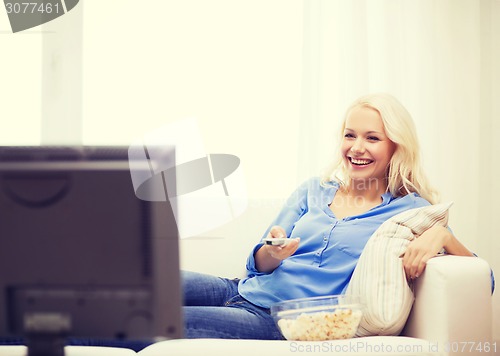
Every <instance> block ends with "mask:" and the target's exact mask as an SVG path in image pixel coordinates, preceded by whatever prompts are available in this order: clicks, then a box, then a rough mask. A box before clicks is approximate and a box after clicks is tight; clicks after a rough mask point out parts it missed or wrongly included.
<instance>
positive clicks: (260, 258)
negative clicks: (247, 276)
mask: <svg viewBox="0 0 500 356" xmlns="http://www.w3.org/2000/svg"><path fill="white" fill-rule="evenodd" d="M267 237H270V238H283V237H286V232H285V230H284V229H283V228H282V227H281V226H273V227H272V228H271V230H270V231H269V234H268V235H267ZM299 242H300V238H295V239H290V241H287V243H286V244H285V245H276V246H273V245H264V246H262V247H261V248H260V249H259V250H258V251H257V253H256V254H255V265H256V267H257V270H259V271H260V272H267V273H268V272H272V271H274V270H275V269H276V267H278V266H279V265H280V263H281V261H283V260H284V259H286V258H288V257H290V256H291V255H293V254H294V253H295V251H297V249H298V248H299Z"/></svg>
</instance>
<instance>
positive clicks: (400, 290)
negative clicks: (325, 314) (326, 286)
mask: <svg viewBox="0 0 500 356" xmlns="http://www.w3.org/2000/svg"><path fill="white" fill-rule="evenodd" d="M451 205H452V203H443V204H436V205H430V206H426V207H423V208H415V209H410V210H407V211H404V212H402V213H400V214H398V215H395V216H393V217H392V218H390V219H389V220H387V221H385V222H384V223H383V224H382V225H381V226H380V227H379V228H378V229H377V230H376V231H375V232H374V233H373V235H372V236H371V237H370V239H369V240H368V242H367V244H366V246H365V248H364V250H363V252H362V253H361V256H360V258H359V261H358V264H357V265H356V268H355V269H354V272H353V275H352V277H351V280H350V282H349V285H348V287H347V290H346V294H348V295H360V296H362V297H363V298H364V302H365V310H364V312H363V317H362V319H361V323H360V325H359V328H358V331H357V333H356V336H369V335H399V333H400V332H401V330H402V329H403V327H404V325H405V323H406V320H407V319H408V316H409V314H410V311H411V307H412V305H413V301H414V296H413V292H412V290H411V288H410V286H409V285H408V282H407V280H406V275H405V271H404V268H403V261H402V259H401V258H400V257H399V256H401V254H402V253H403V252H405V251H406V248H407V246H408V244H409V243H410V241H411V240H413V239H414V238H416V237H418V236H420V235H421V234H422V233H423V232H424V231H425V230H427V229H429V228H430V227H432V226H433V225H436V224H437V225H441V226H447V224H448V209H449V208H450V206H451Z"/></svg>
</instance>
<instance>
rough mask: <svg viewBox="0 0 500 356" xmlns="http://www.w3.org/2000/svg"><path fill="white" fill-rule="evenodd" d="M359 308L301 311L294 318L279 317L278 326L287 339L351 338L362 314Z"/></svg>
mask: <svg viewBox="0 0 500 356" xmlns="http://www.w3.org/2000/svg"><path fill="white" fill-rule="evenodd" d="M362 314H363V313H362V311H361V310H352V309H348V308H345V309H336V310H335V311H333V312H325V311H322V312H316V313H301V314H299V316H297V318H295V319H280V320H278V327H279V328H280V330H281V332H282V334H283V336H284V337H285V338H286V339H287V340H297V341H325V340H334V339H348V338H352V337H353V336H354V334H355V333H356V330H357V328H358V325H359V322H360V321H361V316H362Z"/></svg>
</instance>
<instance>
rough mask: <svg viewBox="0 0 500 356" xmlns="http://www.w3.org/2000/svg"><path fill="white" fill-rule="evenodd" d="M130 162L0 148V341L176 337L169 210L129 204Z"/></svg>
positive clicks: (107, 150)
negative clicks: (16, 338) (19, 338)
mask: <svg viewBox="0 0 500 356" xmlns="http://www.w3.org/2000/svg"><path fill="white" fill-rule="evenodd" d="M127 153H128V148H127V147H90V146H82V147H77V146H71V147H44V146H34V147H5V146H4V147H0V336H1V337H9V336H20V337H23V338H26V339H27V340H28V343H29V346H28V347H29V348H30V347H31V349H32V350H34V348H35V347H41V348H43V347H44V346H43V343H47V341H46V337H47V335H48V336H49V337H54V335H57V336H75V337H88V338H100V339H102V338H107V339H120V340H127V339H130V340H158V339H169V338H180V337H182V315H181V298H182V297H181V287H180V277H179V253H178V231H177V226H176V223H175V218H174V214H173V211H172V207H171V205H170V204H169V202H168V199H167V200H163V201H145V200H141V199H139V198H137V197H136V195H135V192H134V187H133V184H132V179H131V174H133V172H131V171H130V165H129V155H128V154H127ZM164 153H165V155H166V156H165V157H164V159H167V160H170V161H171V162H172V163H175V158H174V157H175V155H174V153H175V152H174V149H173V148H169V149H168V150H164ZM139 166H140V164H137V162H135V163H134V167H135V168H134V169H137V167H139ZM144 169H148V168H147V164H145V168H144ZM44 340H45V341H44ZM53 341H54V340H51V341H50V342H53ZM31 354H32V355H35V354H36V352H35V351H33V352H32V353H31Z"/></svg>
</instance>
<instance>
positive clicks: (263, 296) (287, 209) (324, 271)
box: [238, 178, 430, 308]
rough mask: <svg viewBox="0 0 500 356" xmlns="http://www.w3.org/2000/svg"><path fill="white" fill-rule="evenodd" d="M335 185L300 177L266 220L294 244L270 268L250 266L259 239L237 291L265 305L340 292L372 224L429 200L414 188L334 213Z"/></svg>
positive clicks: (379, 222) (371, 229) (387, 194)
mask: <svg viewBox="0 0 500 356" xmlns="http://www.w3.org/2000/svg"><path fill="white" fill-rule="evenodd" d="M338 188H339V185H338V184H337V183H332V184H331V185H329V186H327V187H324V186H321V185H320V180H319V178H312V179H309V180H307V181H306V182H304V183H303V184H302V185H301V186H300V187H299V188H298V189H297V190H296V191H295V192H294V193H293V194H292V195H291V196H290V198H289V199H288V200H287V202H286V204H285V206H284V207H283V208H282V210H281V212H280V213H279V214H278V216H277V218H276V219H275V220H274V221H273V222H272V223H271V225H270V226H269V228H268V229H267V231H266V232H265V234H264V236H263V238H264V237H266V236H267V234H268V232H269V230H270V229H271V227H272V226H274V225H279V226H281V227H283V228H284V229H285V231H286V234H287V237H290V238H294V237H300V244H299V248H298V249H297V251H296V252H295V254H293V255H292V256H290V257H289V258H287V259H285V260H283V261H282V262H281V263H280V265H279V266H278V267H277V268H276V269H275V270H274V271H272V272H271V273H262V272H259V271H257V269H256V267H255V259H254V254H255V253H256V252H257V250H258V249H259V248H261V247H262V246H263V243H262V241H261V242H259V243H258V244H257V245H256V246H255V248H254V249H253V250H252V252H251V254H250V256H249V257H248V260H247V266H246V267H247V272H248V273H247V275H248V276H247V277H246V278H245V279H242V280H241V281H240V283H239V286H238V291H239V293H240V294H241V296H243V297H244V298H245V299H247V300H248V301H250V302H251V303H253V304H256V305H258V306H261V307H264V308H269V307H270V306H271V305H272V304H274V303H276V302H279V301H282V300H288V299H295V298H305V297H313V296H320V295H331V294H341V293H343V292H344V290H345V288H346V287H347V284H348V283H349V280H350V278H351V275H352V273H353V271H354V267H356V264H357V262H358V259H359V256H360V255H361V251H363V248H364V247H365V244H366V242H367V241H368V239H369V238H370V236H371V235H372V234H373V233H374V232H375V230H376V229H377V228H378V227H379V226H380V225H381V224H382V223H383V222H384V221H385V220H387V219H389V218H390V217H392V216H394V215H396V214H398V213H400V212H403V211H405V210H408V209H412V208H419V207H422V206H427V205H430V203H429V202H428V201H427V200H425V199H423V198H421V197H420V196H418V195H416V194H409V195H406V196H404V197H397V198H395V197H393V196H392V195H391V194H390V193H384V194H383V195H382V203H381V204H380V205H378V206H376V207H374V208H372V209H370V210H368V211H366V212H364V213H362V214H359V215H355V216H349V217H346V218H344V219H337V218H336V217H335V214H334V213H333V212H332V211H331V210H330V206H329V205H330V204H331V202H332V200H333V197H334V196H335V193H336V192H337V190H338Z"/></svg>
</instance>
